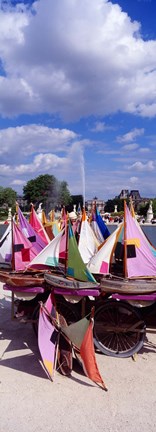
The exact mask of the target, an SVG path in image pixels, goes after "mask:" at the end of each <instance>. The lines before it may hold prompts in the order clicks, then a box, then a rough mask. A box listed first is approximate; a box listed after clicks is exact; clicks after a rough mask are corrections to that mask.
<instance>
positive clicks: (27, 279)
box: [0, 271, 45, 287]
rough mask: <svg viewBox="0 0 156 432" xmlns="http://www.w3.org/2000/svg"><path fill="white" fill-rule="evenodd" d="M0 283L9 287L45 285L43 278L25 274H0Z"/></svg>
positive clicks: (34, 274) (38, 275)
mask: <svg viewBox="0 0 156 432" xmlns="http://www.w3.org/2000/svg"><path fill="white" fill-rule="evenodd" d="M0 281H1V282H3V283H5V284H7V285H11V286H16V287H18V286H20V287H21V286H24V287H34V286H43V285H44V284H45V280H44V277H43V276H41V275H40V274H37V273H33V274H32V275H31V274H26V273H22V272H21V273H20V272H7V271H6V272H5V271H4V272H0Z"/></svg>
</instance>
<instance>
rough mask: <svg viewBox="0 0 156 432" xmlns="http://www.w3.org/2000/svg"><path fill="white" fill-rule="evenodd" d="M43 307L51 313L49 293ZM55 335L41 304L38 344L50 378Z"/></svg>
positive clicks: (55, 342) (52, 370) (53, 358)
mask: <svg viewBox="0 0 156 432" xmlns="http://www.w3.org/2000/svg"><path fill="white" fill-rule="evenodd" d="M45 307H46V309H47V311H48V312H49V313H52V309H53V305H52V297H51V295H50V296H49V297H48V300H47V302H46V303H45ZM57 337H58V331H57V330H56V329H55V327H54V326H53V324H52V323H51V321H50V319H49V316H48V313H46V311H45V309H44V308H43V307H42V306H41V308H40V314H39V324H38V346H39V350H40V354H41V357H42V360H43V364H44V366H45V369H46V372H47V374H48V376H49V378H51V380H52V379H53V375H54V368H55V355H56V344H57Z"/></svg>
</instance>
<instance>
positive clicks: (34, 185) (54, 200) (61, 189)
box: [23, 174, 70, 212]
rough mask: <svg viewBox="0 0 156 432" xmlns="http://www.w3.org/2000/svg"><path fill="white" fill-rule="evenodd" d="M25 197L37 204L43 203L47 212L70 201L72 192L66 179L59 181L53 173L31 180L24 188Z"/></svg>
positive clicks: (29, 201)
mask: <svg viewBox="0 0 156 432" xmlns="http://www.w3.org/2000/svg"><path fill="white" fill-rule="evenodd" d="M23 193H24V197H23V198H24V199H26V200H27V201H28V203H29V204H30V203H31V202H32V203H33V204H34V205H35V204H36V205H39V203H42V206H43V208H44V209H45V211H46V212H49V211H50V210H51V209H52V208H55V207H56V206H62V205H63V204H64V205H66V204H68V203H69V202H70V192H69V190H68V188H67V183H66V182H65V181H63V182H59V181H58V180H57V179H56V178H55V177H54V176H53V175H49V174H45V175H40V176H39V177H37V178H35V179H33V180H29V181H28V183H27V184H26V185H25V186H24V188H23Z"/></svg>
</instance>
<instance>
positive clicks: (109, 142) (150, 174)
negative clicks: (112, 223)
mask: <svg viewBox="0 0 156 432" xmlns="http://www.w3.org/2000/svg"><path fill="white" fill-rule="evenodd" d="M155 16H156V0H116V1H114V0H112V1H108V0H57V1H56V0H36V1H30V0H25V1H24V2H21V1H17V0H14V1H13V0H12V1H9V0H5V1H4V0H0V186H2V187H4V188H6V187H11V188H13V189H14V190H15V191H16V192H17V193H18V194H19V195H22V193H23V187H24V185H26V184H27V182H28V181H29V180H32V179H35V178H37V177H38V176H39V175H44V174H49V175H54V176H55V177H56V178H57V179H58V180H59V181H66V182H67V184H68V188H69V191H70V193H71V194H72V195H77V194H82V195H83V198H84V200H87V199H92V198H94V197H95V196H96V197H97V198H99V199H104V200H105V201H106V200H108V199H112V198H114V197H115V196H118V195H119V194H120V192H121V190H122V189H128V190H129V191H131V190H134V189H137V190H139V192H140V195H141V197H148V198H155V197H156V25H155Z"/></svg>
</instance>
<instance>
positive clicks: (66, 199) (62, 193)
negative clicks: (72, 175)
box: [59, 181, 72, 206]
mask: <svg viewBox="0 0 156 432" xmlns="http://www.w3.org/2000/svg"><path fill="white" fill-rule="evenodd" d="M71 201H72V199H71V195H70V192H69V190H68V184H67V182H66V181H62V182H60V185H59V202H60V204H61V206H63V205H65V206H67V205H69V204H70V203H71Z"/></svg>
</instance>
